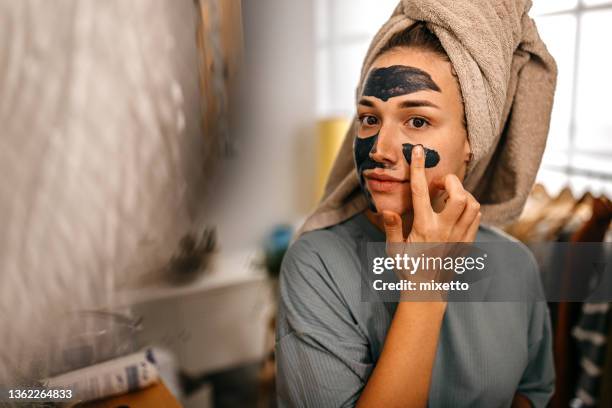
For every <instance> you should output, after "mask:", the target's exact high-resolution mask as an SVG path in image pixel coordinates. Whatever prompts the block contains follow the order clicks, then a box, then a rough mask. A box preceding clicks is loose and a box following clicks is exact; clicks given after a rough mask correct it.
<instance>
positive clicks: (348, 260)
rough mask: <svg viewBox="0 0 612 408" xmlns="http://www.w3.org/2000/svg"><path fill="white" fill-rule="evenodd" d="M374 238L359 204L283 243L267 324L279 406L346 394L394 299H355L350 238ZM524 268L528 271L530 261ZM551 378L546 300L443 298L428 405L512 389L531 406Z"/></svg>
mask: <svg viewBox="0 0 612 408" xmlns="http://www.w3.org/2000/svg"><path fill="white" fill-rule="evenodd" d="M384 240H385V235H384V233H383V232H382V231H380V230H378V229H377V228H376V227H375V226H374V225H373V224H372V223H370V222H369V221H368V219H367V218H366V217H365V215H364V214H363V213H360V214H358V215H356V216H355V217H353V218H351V219H349V220H347V221H345V222H343V223H340V224H336V225H334V226H332V227H329V228H326V229H323V230H316V231H312V232H309V233H306V234H304V235H302V236H301V237H300V238H299V239H298V240H297V241H296V242H295V243H294V244H293V245H292V246H291V247H290V248H289V250H288V251H287V254H286V255H285V258H284V260H283V265H282V268H281V277H280V295H279V296H280V297H279V316H278V322H277V333H276V360H277V393H278V403H279V406H280V407H351V406H354V405H355V404H356V402H357V400H358V399H359V395H360V394H361V392H362V390H363V387H364V386H365V384H366V383H367V381H368V378H369V376H370V374H371V373H372V370H373V369H374V366H375V365H376V362H377V360H378V358H379V356H380V354H381V352H382V349H383V345H384V341H385V336H386V334H387V330H388V328H389V325H390V324H391V320H392V317H393V313H394V312H395V308H396V306H397V303H389V302H386V303H383V302H363V301H362V298H361V288H360V285H361V282H362V279H361V278H360V274H361V273H363V272H362V270H363V268H362V266H361V259H362V257H360V254H359V253H358V248H363V247H362V246H361V245H363V243H364V242H384ZM508 240H510V238H509V237H507V236H505V234H503V233H501V232H499V231H497V230H494V229H492V228H488V227H481V228H480V229H479V231H478V235H477V238H476V241H478V242H489V241H497V242H499V241H508ZM525 250H527V249H525ZM532 270H533V271H534V272H533V274H536V273H537V272H536V271H537V267H535V265H534V267H533V268H532ZM535 281H536V282H537V281H538V279H535ZM415 335H418V333H415ZM553 387H554V368H553V356H552V337H551V328H550V317H549V313H548V308H547V306H546V303H544V302H455V303H453V302H449V304H448V307H447V310H446V313H445V315H444V320H443V324H442V329H441V333H440V339H439V343H438V348H437V351H436V358H435V363H434V368H433V373H432V382H431V388H430V390H429V406H430V407H451V406H452V407H486V408H490V407H509V406H510V404H511V402H512V398H513V397H514V394H515V393H517V392H518V393H520V394H522V395H524V396H526V397H527V398H529V399H530V401H531V402H532V404H533V405H534V406H535V407H545V406H546V404H547V402H548V400H549V399H550V397H551V395H552V392H553Z"/></svg>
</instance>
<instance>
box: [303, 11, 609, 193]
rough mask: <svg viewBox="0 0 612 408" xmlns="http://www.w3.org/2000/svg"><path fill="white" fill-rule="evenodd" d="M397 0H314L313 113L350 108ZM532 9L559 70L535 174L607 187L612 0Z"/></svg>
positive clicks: (577, 187) (552, 185)
mask: <svg viewBox="0 0 612 408" xmlns="http://www.w3.org/2000/svg"><path fill="white" fill-rule="evenodd" d="M397 3H398V0H316V2H315V7H316V14H315V15H316V24H317V27H315V28H316V33H317V61H316V64H317V114H318V115H319V116H322V117H324V116H334V115H343V116H351V115H352V114H353V113H354V97H355V95H354V93H355V88H356V86H357V82H358V81H359V74H360V70H361V64H362V62H363V58H364V57H365V54H366V52H367V48H368V46H369V44H370V41H371V39H372V37H373V36H374V34H375V33H376V31H377V30H378V29H379V28H380V26H381V25H382V24H383V23H384V22H385V21H386V20H387V18H388V17H389V16H390V15H391V13H392V12H393V9H394V8H395V6H396V5H397ZM533 3H534V5H533V7H532V10H531V12H530V14H531V15H532V16H533V18H534V20H535V21H536V24H537V26H538V30H539V32H540V36H541V37H542V39H543V40H544V42H545V43H546V45H547V47H548V50H549V51H550V53H551V54H552V55H553V56H554V57H555V59H556V61H557V65H558V67H559V77H558V82H557V91H556V95H555V104H554V107H553V114H552V119H551V128H550V134H549V139H548V143H547V148H546V152H545V153H544V158H543V162H542V168H541V171H540V173H539V174H538V181H540V182H542V183H543V184H544V185H546V186H547V188H549V190H550V191H551V192H552V193H554V192H555V191H556V190H558V189H560V188H562V187H564V186H566V185H569V186H570V187H571V188H572V190H573V191H574V193H575V194H581V193H582V192H583V191H586V190H587V189H588V190H589V191H591V192H594V193H598V192H602V193H604V192H605V193H607V194H610V192H612V169H611V168H612V166H610V163H611V162H612V111H611V110H610V107H609V106H610V104H609V102H608V100H609V98H610V97H611V96H612V74H611V73H612V54H610V53H609V52H608V51H607V48H606V47H607V45H606V43H607V41H608V40H609V39H612V0H534V2H533Z"/></svg>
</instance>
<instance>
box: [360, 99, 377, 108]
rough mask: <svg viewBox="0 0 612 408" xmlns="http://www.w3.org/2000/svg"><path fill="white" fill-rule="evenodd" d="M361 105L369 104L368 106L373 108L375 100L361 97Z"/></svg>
mask: <svg viewBox="0 0 612 408" xmlns="http://www.w3.org/2000/svg"><path fill="white" fill-rule="evenodd" d="M359 105H363V106H367V107H370V108H373V107H374V102H372V101H368V100H367V99H360V100H359Z"/></svg>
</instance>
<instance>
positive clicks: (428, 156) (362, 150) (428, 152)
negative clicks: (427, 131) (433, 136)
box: [353, 133, 440, 212]
mask: <svg viewBox="0 0 612 408" xmlns="http://www.w3.org/2000/svg"><path fill="white" fill-rule="evenodd" d="M377 140H378V133H377V134H375V135H374V136H370V137H365V138H360V137H356V138H355V142H354V144H353V151H354V156H355V168H356V170H357V178H358V180H359V187H360V188H361V192H362V193H363V195H364V196H365V198H366V200H367V202H368V207H369V208H370V210H371V211H373V212H377V209H376V204H374V199H373V198H372V194H371V193H370V191H369V190H368V187H367V185H366V182H365V177H364V176H363V172H364V171H366V170H370V169H375V168H385V165H384V164H383V163H379V162H377V161H375V160H373V159H372V158H371V157H370V153H371V152H372V150H373V149H374V146H375V145H376V141H377ZM414 146H415V145H413V144H411V143H404V144H402V152H403V153H404V158H405V159H406V162H407V163H408V165H410V162H411V159H412V149H413V148H414ZM421 146H422V145H421ZM423 149H424V151H425V167H426V168H431V167H434V166H436V165H437V164H438V163H439V162H440V155H439V154H438V152H437V151H435V150H434V149H430V148H428V147H424V146H423Z"/></svg>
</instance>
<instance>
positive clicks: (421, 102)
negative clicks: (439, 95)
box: [398, 100, 440, 109]
mask: <svg viewBox="0 0 612 408" xmlns="http://www.w3.org/2000/svg"><path fill="white" fill-rule="evenodd" d="M398 106H399V108H400V109H407V108H418V107H419V106H429V107H431V108H437V109H440V107H439V106H438V105H436V104H435V103H433V102H429V101H424V100H410V101H403V102H400V104H399V105H398Z"/></svg>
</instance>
